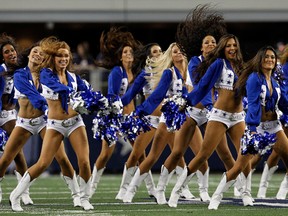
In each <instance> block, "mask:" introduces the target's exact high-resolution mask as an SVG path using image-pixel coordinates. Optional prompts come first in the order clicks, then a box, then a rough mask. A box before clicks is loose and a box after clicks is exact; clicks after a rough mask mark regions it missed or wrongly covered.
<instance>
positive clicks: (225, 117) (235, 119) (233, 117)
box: [208, 108, 245, 129]
mask: <svg viewBox="0 0 288 216" xmlns="http://www.w3.org/2000/svg"><path fill="white" fill-rule="evenodd" d="M244 118H245V112H244V111H242V112H240V113H230V112H226V111H224V110H220V109H216V108H212V110H211V112H209V114H208V121H217V122H221V123H223V124H225V125H226V126H227V129H229V128H231V127H233V126H234V125H236V124H238V123H239V122H242V121H244Z"/></svg>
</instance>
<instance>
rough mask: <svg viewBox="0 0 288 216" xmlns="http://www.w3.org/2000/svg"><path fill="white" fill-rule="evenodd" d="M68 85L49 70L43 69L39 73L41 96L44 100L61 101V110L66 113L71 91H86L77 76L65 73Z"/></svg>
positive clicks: (84, 85) (85, 87)
mask: <svg viewBox="0 0 288 216" xmlns="http://www.w3.org/2000/svg"><path fill="white" fill-rule="evenodd" d="M66 78H67V81H68V85H67V86H66V85H64V84H62V83H61V82H60V80H59V77H58V75H57V74H56V73H54V72H53V71H52V70H51V69H49V68H43V69H42V70H41V72H40V82H41V84H42V87H43V92H42V95H43V96H44V97H45V98H46V99H50V100H58V99H61V104H62V108H63V110H65V111H66V112H67V111H68V103H69V101H68V98H69V94H70V93H71V92H73V91H86V90H87V89H88V87H87V85H86V84H85V83H84V82H83V80H82V79H81V78H80V76H79V75H76V74H74V73H70V72H69V71H66Z"/></svg>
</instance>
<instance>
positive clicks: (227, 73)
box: [187, 58, 238, 106]
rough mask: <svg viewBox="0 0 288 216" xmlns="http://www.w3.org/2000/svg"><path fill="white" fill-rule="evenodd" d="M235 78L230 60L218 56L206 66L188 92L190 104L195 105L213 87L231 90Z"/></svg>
mask: <svg viewBox="0 0 288 216" xmlns="http://www.w3.org/2000/svg"><path fill="white" fill-rule="evenodd" d="M237 79H238V76H237V75H236V74H235V73H234V71H233V69H232V67H231V64H230V62H229V61H228V60H226V59H221V58H218V59H216V60H215V61H214V62H213V63H212V64H211V65H210V66H209V67H208V69H207V71H206V73H205V74H204V76H203V77H202V78H201V80H200V81H199V82H198V84H197V85H196V86H194V89H193V91H191V92H190V93H189V94H188V98H187V99H188V101H189V103H190V105H192V106H195V105H196V104H198V103H199V102H200V101H201V100H202V99H203V98H204V97H205V96H206V95H207V94H208V93H209V92H210V91H211V90H212V88H213V87H215V88H224V89H228V90H233V86H234V83H235V82H236V81H237Z"/></svg>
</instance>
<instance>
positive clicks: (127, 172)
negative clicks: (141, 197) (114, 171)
mask: <svg viewBox="0 0 288 216" xmlns="http://www.w3.org/2000/svg"><path fill="white" fill-rule="evenodd" d="M136 169H137V166H134V167H130V168H128V169H127V167H126V164H125V165H124V170H123V175H122V181H121V185H120V189H119V191H118V194H117V195H116V197H115V199H118V200H123V197H124V195H125V193H126V191H127V188H128V186H129V184H130V182H131V180H132V178H133V175H134V173H135V171H136Z"/></svg>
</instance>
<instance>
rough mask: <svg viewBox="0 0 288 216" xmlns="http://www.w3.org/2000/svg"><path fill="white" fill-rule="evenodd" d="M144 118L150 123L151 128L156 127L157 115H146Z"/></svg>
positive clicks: (157, 123) (158, 118)
mask: <svg viewBox="0 0 288 216" xmlns="http://www.w3.org/2000/svg"><path fill="white" fill-rule="evenodd" d="M145 118H146V119H147V120H148V121H149V123H150V124H151V125H152V127H153V128H155V129H156V128H157V127H158V125H159V122H160V117H159V116H153V115H148V116H145Z"/></svg>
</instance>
